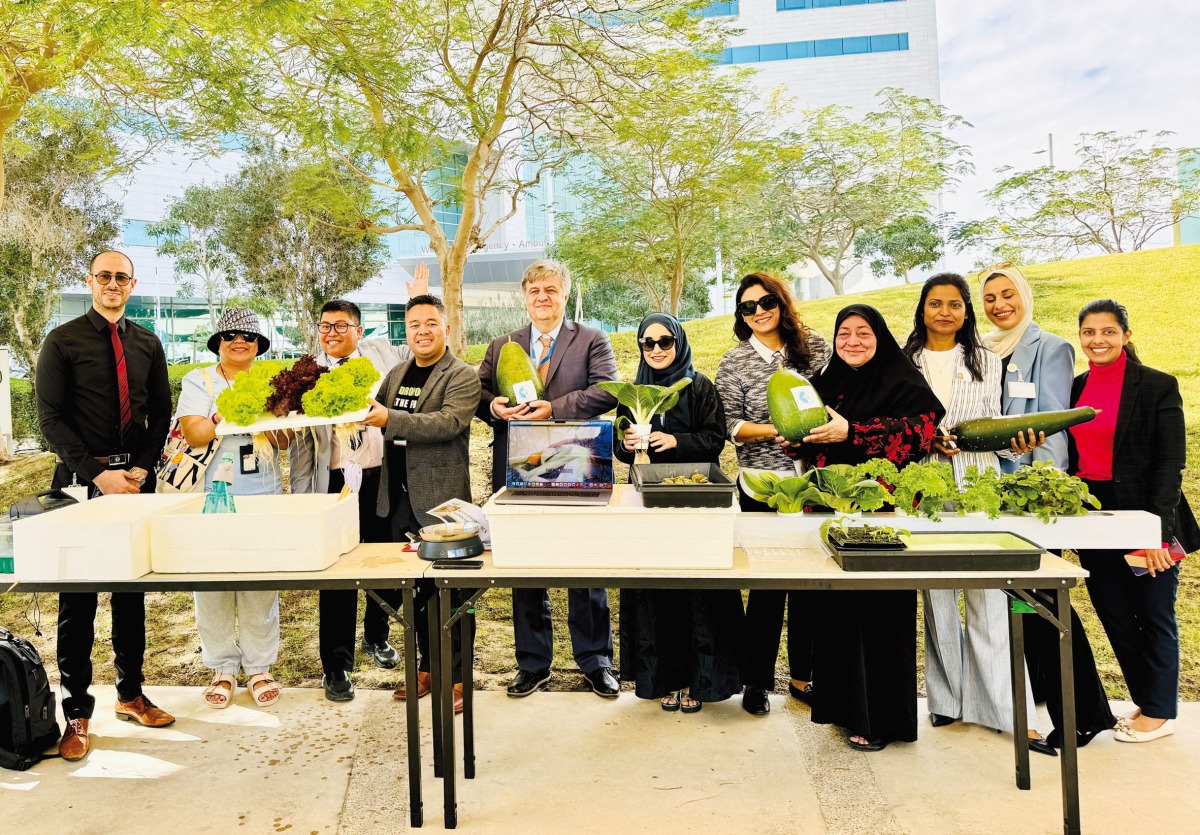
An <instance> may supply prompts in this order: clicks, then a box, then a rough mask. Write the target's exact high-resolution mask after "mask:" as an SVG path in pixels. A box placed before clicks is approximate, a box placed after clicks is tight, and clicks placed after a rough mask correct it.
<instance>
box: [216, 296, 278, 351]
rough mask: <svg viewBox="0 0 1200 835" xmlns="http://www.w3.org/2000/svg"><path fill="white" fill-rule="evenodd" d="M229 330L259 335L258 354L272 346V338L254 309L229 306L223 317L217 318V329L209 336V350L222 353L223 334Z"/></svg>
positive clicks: (223, 312)
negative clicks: (263, 327) (265, 332)
mask: <svg viewBox="0 0 1200 835" xmlns="http://www.w3.org/2000/svg"><path fill="white" fill-rule="evenodd" d="M229 331H242V332H244V333H252V334H255V335H256V336H257V337H258V354H256V355H255V356H259V355H261V354H263V353H264V352H265V351H266V350H267V349H269V348H270V347H271V340H269V339H267V337H266V335H265V334H264V333H263V331H262V326H260V325H259V324H258V316H257V315H256V314H255V313H254V311H253V310H248V309H246V308H244V307H227V308H225V309H224V310H223V311H222V312H221V318H220V319H218V320H217V330H216V332H215V333H213V335H212V336H210V337H209V338H208V350H210V351H212V352H213V353H214V354H220V346H221V334H223V333H228V332H229Z"/></svg>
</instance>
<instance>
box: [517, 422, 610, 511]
mask: <svg viewBox="0 0 1200 835" xmlns="http://www.w3.org/2000/svg"><path fill="white" fill-rule="evenodd" d="M612 445H613V426H612V421H608V420H602V419H596V420H513V421H509V424H508V450H507V455H508V462H507V463H508V467H507V475H506V478H505V486H504V488H503V489H502V490H500V492H499V493H497V494H496V497H495V499H494V501H495V502H496V504H533V505H538V504H542V505H606V504H608V503H609V500H610V499H611V498H612V487H613V463H612V454H613V452H612Z"/></svg>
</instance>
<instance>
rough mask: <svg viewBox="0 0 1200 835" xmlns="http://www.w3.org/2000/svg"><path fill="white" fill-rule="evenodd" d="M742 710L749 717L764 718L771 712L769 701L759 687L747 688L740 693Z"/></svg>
mask: <svg viewBox="0 0 1200 835" xmlns="http://www.w3.org/2000/svg"><path fill="white" fill-rule="evenodd" d="M742 710H744V711H746V712H747V713H749V714H750V715H751V716H766V715H767V714H768V713H770V712H771V700H770V699H768V698H767V691H766V690H764V689H763V688H761V687H747V688H746V692H744V693H742Z"/></svg>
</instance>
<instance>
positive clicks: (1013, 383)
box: [1008, 380, 1037, 400]
mask: <svg viewBox="0 0 1200 835" xmlns="http://www.w3.org/2000/svg"><path fill="white" fill-rule="evenodd" d="M1008 396H1009V397H1010V398H1011V399H1013V400H1017V399H1021V400H1033V399H1034V398H1035V397H1037V386H1036V385H1034V384H1033V383H1027V382H1018V381H1017V380H1009V382H1008Z"/></svg>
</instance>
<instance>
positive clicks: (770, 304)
mask: <svg viewBox="0 0 1200 835" xmlns="http://www.w3.org/2000/svg"><path fill="white" fill-rule="evenodd" d="M760 307H761V308H762V309H763V310H774V309H775V308H777V307H779V296H777V295H775V294H774V293H768V294H767V295H765V296H763V297H762V298H758V299H747V300H746V301H744V302H738V306H737V312H738V313H740V314H742V315H743V316H753V315H754V312H755V311H756V310H757V309H758V308H760Z"/></svg>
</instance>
